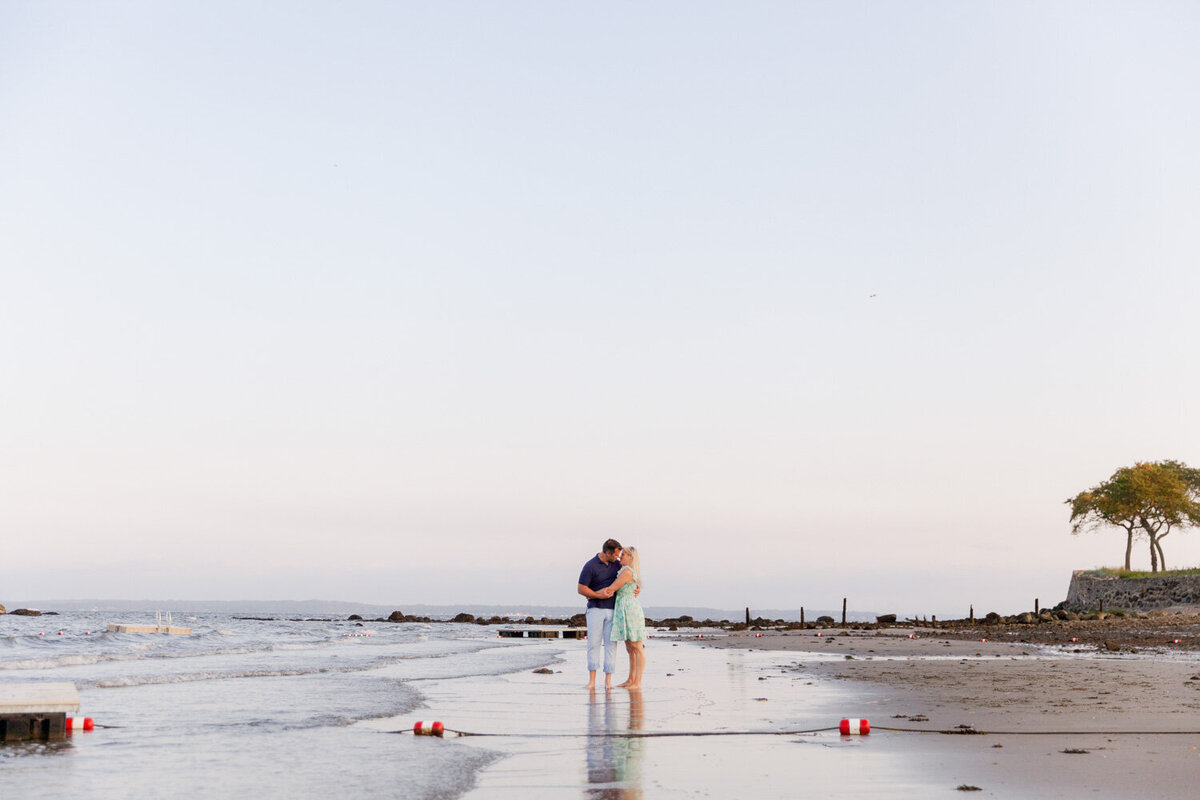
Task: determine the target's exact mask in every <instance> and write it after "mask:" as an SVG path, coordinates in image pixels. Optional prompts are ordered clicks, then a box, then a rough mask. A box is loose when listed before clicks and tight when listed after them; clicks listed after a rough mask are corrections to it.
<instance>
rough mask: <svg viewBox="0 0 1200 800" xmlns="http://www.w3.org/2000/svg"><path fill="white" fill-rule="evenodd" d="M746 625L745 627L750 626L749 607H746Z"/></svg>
mask: <svg viewBox="0 0 1200 800" xmlns="http://www.w3.org/2000/svg"><path fill="white" fill-rule="evenodd" d="M746 624H747V625H749V624H750V607H749V606H747V607H746Z"/></svg>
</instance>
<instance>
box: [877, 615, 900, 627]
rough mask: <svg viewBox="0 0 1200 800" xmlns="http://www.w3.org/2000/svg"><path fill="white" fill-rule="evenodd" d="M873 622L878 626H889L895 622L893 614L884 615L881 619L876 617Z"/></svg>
mask: <svg viewBox="0 0 1200 800" xmlns="http://www.w3.org/2000/svg"><path fill="white" fill-rule="evenodd" d="M875 621H876V622H878V623H879V624H880V625H890V624H892V623H894V622H895V621H896V615H895V614H884V615H883V616H881V617H876V618H875Z"/></svg>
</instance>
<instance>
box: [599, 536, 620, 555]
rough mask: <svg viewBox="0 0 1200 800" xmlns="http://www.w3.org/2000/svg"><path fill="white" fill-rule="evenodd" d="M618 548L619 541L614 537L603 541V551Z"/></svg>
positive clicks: (615, 550) (607, 551)
mask: <svg viewBox="0 0 1200 800" xmlns="http://www.w3.org/2000/svg"><path fill="white" fill-rule="evenodd" d="M620 549H621V543H620V542H618V541H617V540H616V539H609V540H608V541H607V542H605V543H604V548H603V550H604V552H605V553H615V552H617V551H618V550H620Z"/></svg>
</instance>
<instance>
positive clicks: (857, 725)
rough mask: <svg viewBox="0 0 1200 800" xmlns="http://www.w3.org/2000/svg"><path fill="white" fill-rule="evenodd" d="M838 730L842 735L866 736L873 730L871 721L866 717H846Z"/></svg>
mask: <svg viewBox="0 0 1200 800" xmlns="http://www.w3.org/2000/svg"><path fill="white" fill-rule="evenodd" d="M838 730H840V731H841V732H842V736H866V735H867V734H868V733H870V732H871V723H870V721H869V720H865V719H844V720H842V723H841V724H840V725H839V726H838Z"/></svg>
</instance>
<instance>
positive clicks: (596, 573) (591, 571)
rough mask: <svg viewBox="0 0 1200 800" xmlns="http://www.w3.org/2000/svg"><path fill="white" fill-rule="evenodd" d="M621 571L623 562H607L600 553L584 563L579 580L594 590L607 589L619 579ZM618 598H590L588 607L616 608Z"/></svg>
mask: <svg viewBox="0 0 1200 800" xmlns="http://www.w3.org/2000/svg"><path fill="white" fill-rule="evenodd" d="M620 571H621V563H620V562H619V561H614V562H612V563H611V564H605V563H604V562H603V561H601V560H600V556H599V555H594V556H592V560H591V561H589V562H587V563H586V564H584V565H583V572H580V573H579V582H580V583H582V584H583V585H584V586H586V587H588V588H589V589H591V590H592V591H593V592H598V591H600V590H601V589H606V588H608V587H609V586H611V585H612V582H613V581H615V580H616V579H617V573H618V572H620ZM616 605H617V598H616V597H615V596H614V597H610V598H608V599H607V600H593V599H592V598H590V597H589V598H588V604H587V607H588V608H615V607H616Z"/></svg>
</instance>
